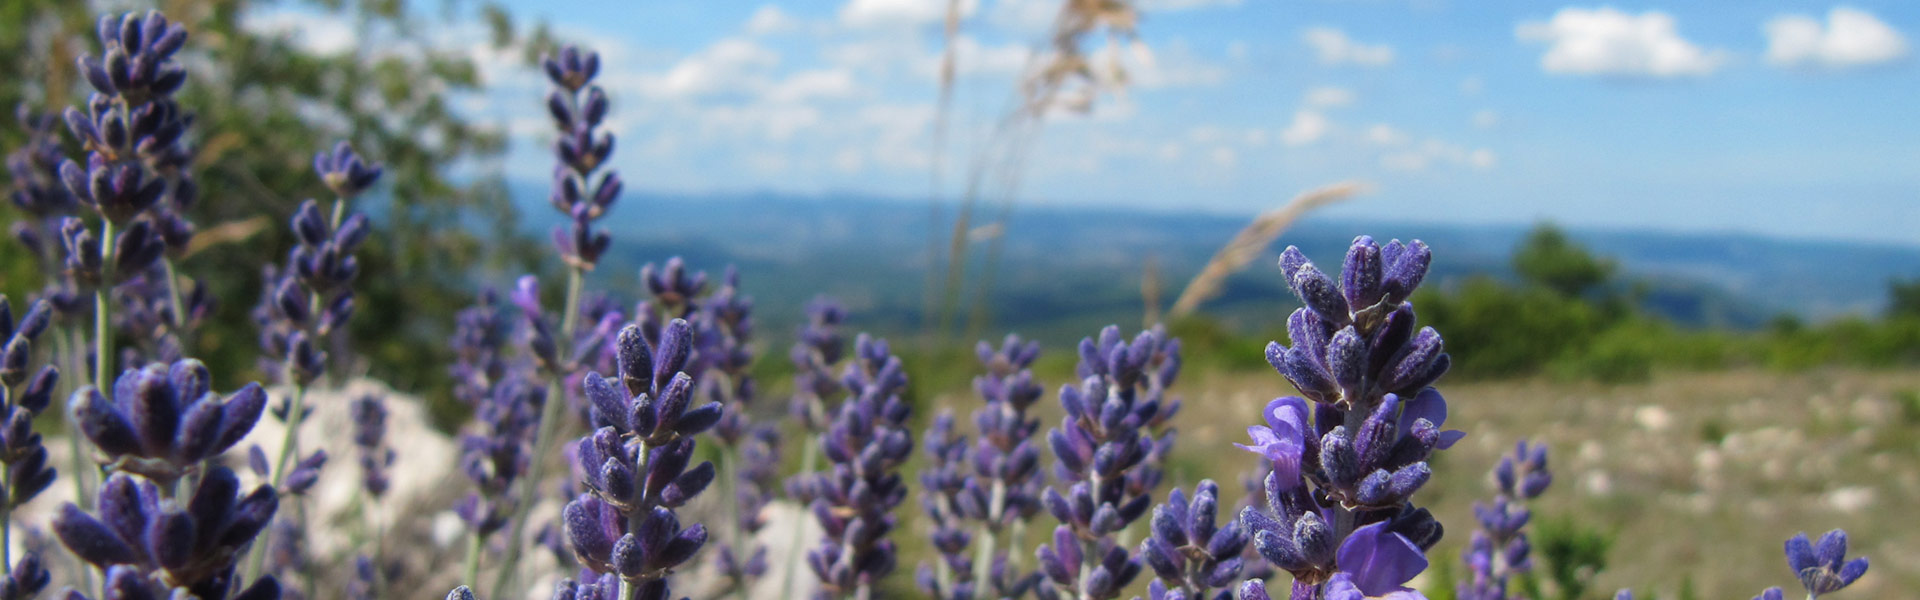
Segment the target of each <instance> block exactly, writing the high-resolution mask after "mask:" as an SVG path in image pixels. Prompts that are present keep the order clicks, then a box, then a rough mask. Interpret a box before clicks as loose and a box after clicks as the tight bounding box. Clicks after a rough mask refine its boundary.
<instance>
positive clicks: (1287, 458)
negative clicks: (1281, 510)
mask: <svg viewBox="0 0 1920 600" xmlns="http://www.w3.org/2000/svg"><path fill="white" fill-rule="evenodd" d="M1265 415H1266V419H1267V424H1266V425H1254V426H1251V427H1248V428H1247V436H1248V437H1251V438H1253V445H1252V446H1248V445H1245V444H1234V445H1235V446H1239V447H1241V448H1244V449H1246V450H1248V451H1250V452H1253V453H1254V454H1258V455H1260V456H1261V457H1263V458H1266V459H1267V460H1268V461H1271V464H1272V465H1273V467H1272V470H1273V472H1274V473H1275V474H1276V476H1277V477H1278V478H1279V481H1282V482H1286V483H1287V484H1288V485H1289V486H1291V485H1293V484H1295V483H1297V482H1299V480H1300V461H1301V460H1302V458H1303V456H1302V454H1303V453H1304V452H1306V449H1307V440H1306V433H1307V431H1308V429H1307V401H1306V400H1303V399H1301V398H1300V397H1298V396H1286V397H1283V398H1275V399H1274V400H1273V401H1272V402H1268V403H1267V408H1266V411H1265ZM1289 489H1290V488H1289Z"/></svg>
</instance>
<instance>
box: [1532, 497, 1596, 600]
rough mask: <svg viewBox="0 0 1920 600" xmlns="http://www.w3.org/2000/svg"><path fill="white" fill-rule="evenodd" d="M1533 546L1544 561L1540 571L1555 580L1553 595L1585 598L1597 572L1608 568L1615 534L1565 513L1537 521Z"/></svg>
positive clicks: (1566, 598)
mask: <svg viewBox="0 0 1920 600" xmlns="http://www.w3.org/2000/svg"><path fill="white" fill-rule="evenodd" d="M1533 547H1534V549H1535V552H1537V553H1538V555H1539V557H1540V559H1541V560H1540V562H1541V563H1543V564H1542V565H1541V567H1543V568H1542V569H1540V571H1541V572H1542V573H1543V575H1544V576H1545V577H1546V579H1547V580H1549V581H1552V582H1553V592H1554V596H1553V597H1555V598H1558V599H1560V600H1581V599H1583V598H1587V597H1588V596H1587V591H1588V588H1589V587H1591V586H1592V584H1593V578H1594V576H1596V575H1599V574H1600V572H1601V571H1605V570H1606V568H1607V552H1608V551H1610V550H1612V549H1613V536H1612V535H1610V534H1608V533H1607V532H1605V531H1601V530H1600V529H1598V528H1596V527H1594V526H1592V525H1589V524H1587V523H1586V522H1583V521H1582V520H1580V519H1575V518H1573V517H1569V516H1561V517H1556V518H1551V519H1542V520H1538V521H1535V525H1534V533H1533ZM1535 594H1536V595H1535V596H1534V597H1537V598H1544V597H1545V596H1542V595H1538V592H1537V591H1536V592H1535Z"/></svg>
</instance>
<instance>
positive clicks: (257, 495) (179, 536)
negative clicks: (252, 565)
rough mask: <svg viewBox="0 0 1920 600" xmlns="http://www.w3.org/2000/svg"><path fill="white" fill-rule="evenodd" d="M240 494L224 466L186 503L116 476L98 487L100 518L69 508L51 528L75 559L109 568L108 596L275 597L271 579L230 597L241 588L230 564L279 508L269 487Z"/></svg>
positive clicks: (143, 483) (276, 591)
mask: <svg viewBox="0 0 1920 600" xmlns="http://www.w3.org/2000/svg"><path fill="white" fill-rule="evenodd" d="M239 492H240V479H239V478H238V477H236V476H235V475H234V474H233V471H231V470H228V469H226V468H224V467H213V468H211V469H208V470H207V471H206V473H205V475H204V476H203V477H201V478H200V482H199V485H198V486H197V487H196V488H195V489H194V491H193V495H192V497H191V498H190V499H189V500H188V501H187V502H186V503H185V505H182V504H180V503H178V502H177V501H175V500H174V499H172V498H171V497H170V495H167V494H165V493H164V492H163V491H162V490H161V488H159V487H157V486H155V485H154V484H153V483H152V482H149V481H147V480H145V479H142V478H138V477H134V476H130V475H126V474H124V473H116V474H114V475H113V476H112V477H109V478H108V479H107V481H106V484H105V485H103V486H101V488H100V494H99V500H98V502H99V507H100V509H99V512H98V515H99V516H97V517H96V516H95V515H92V514H88V513H87V512H85V511H82V510H81V509H80V507H78V506H75V505H73V504H71V503H69V504H66V505H64V506H62V507H61V508H60V512H59V513H58V514H57V515H56V516H55V517H54V520H53V529H54V533H55V534H57V535H58V536H59V537H60V541H61V542H62V543H63V544H65V545H66V546H67V548H68V549H69V550H71V551H73V553H74V555H75V556H78V557H80V559H81V560H84V561H86V562H88V563H91V564H93V565H95V566H97V567H100V568H102V569H108V570H109V573H108V585H107V588H108V590H109V594H108V597H109V598H112V597H119V598H148V597H151V598H165V597H167V596H168V594H166V593H164V592H162V593H158V594H153V593H152V592H153V590H154V587H153V586H155V584H159V585H158V588H159V589H161V590H165V589H166V588H177V589H178V590H180V591H183V592H185V593H188V594H191V595H193V596H196V597H199V598H209V599H224V598H228V597H236V598H278V597H279V585H278V584H277V583H275V581H274V579H273V578H272V577H270V576H269V577H261V578H260V579H259V580H257V581H255V582H254V583H253V584H252V585H251V586H248V588H247V589H246V590H245V591H242V592H240V593H239V595H237V596H230V594H232V593H233V592H232V590H233V589H234V588H236V587H238V586H237V585H236V584H238V583H239V574H238V573H236V569H235V565H234V562H235V559H237V558H238V557H239V556H240V554H242V553H243V552H245V550H246V548H247V546H248V545H249V544H251V543H253V540H254V537H255V536H256V535H258V534H259V533H260V531H261V530H262V529H263V528H265V527H266V526H267V523H268V522H269V521H270V520H272V518H273V513H274V510H275V509H276V508H278V506H279V501H278V498H277V497H276V496H275V494H274V492H273V488H271V487H268V486H260V487H257V488H254V490H253V491H252V492H249V493H247V494H245V495H244V496H241V495H238V494H239ZM114 568H120V569H121V570H119V571H118V573H117V574H116V573H115V572H114V571H113V569H114Z"/></svg>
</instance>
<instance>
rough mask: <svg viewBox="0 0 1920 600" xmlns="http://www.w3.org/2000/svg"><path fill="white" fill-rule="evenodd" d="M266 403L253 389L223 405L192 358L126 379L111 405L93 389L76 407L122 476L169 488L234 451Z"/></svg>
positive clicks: (83, 428)
mask: <svg viewBox="0 0 1920 600" xmlns="http://www.w3.org/2000/svg"><path fill="white" fill-rule="evenodd" d="M266 401H267V398H266V392H264V391H262V390H261V389H260V385H259V384H254V383H249V384H247V385H246V387H243V388H241V389H240V391H238V392H234V393H233V394H232V395H230V396H227V397H226V398H224V399H223V398H221V397H220V396H219V395H218V394H216V393H214V392H213V388H212V375H211V374H210V373H208V372H207V367H206V365H203V364H201V363H200V361H197V360H192V359H188V360H183V361H180V362H177V363H173V365H172V366H171V367H169V366H167V365H161V364H152V365H147V366H146V367H144V368H141V369H136V370H131V371H127V372H125V373H122V374H121V375H120V378H119V379H118V380H117V381H115V382H114V386H113V398H111V399H108V398H107V397H106V396H103V395H101V393H100V390H98V389H95V388H94V387H93V386H87V387H84V388H81V389H80V390H79V391H77V392H74V397H73V400H72V402H73V411H74V416H75V418H76V419H77V420H78V421H79V424H80V432H81V433H82V434H85V435H86V436H87V439H88V440H90V441H92V442H93V444H94V446H95V447H97V448H99V450H100V452H101V453H103V454H105V455H106V456H107V457H109V458H110V459H112V460H113V461H114V463H115V465H116V467H117V469H118V470H121V471H126V472H129V473H137V474H140V475H143V476H146V477H149V478H152V479H154V480H155V481H159V482H163V483H164V482H172V481H174V480H176V479H178V478H180V476H182V475H184V474H185V473H186V472H187V471H188V470H189V469H193V468H197V467H198V466H199V464H200V462H201V461H204V460H206V459H208V458H212V457H214V456H218V455H220V454H221V453H223V452H226V451H227V449H228V448H232V447H233V445H234V444H236V443H238V442H239V441H240V439H241V438H243V437H245V436H246V435H247V432H249V431H252V430H253V425H254V423H255V422H257V421H259V420H260V413H261V411H262V410H263V409H264V408H265V407H266Z"/></svg>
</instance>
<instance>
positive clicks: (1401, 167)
mask: <svg viewBox="0 0 1920 600" xmlns="http://www.w3.org/2000/svg"><path fill="white" fill-rule="evenodd" d="M1499 162H1500V161H1499V157H1497V156H1495V155H1494V154H1493V151H1492V150H1488V149H1486V148H1477V149H1471V150H1470V149H1467V148H1465V147H1462V146H1460V145H1458V144H1453V143H1449V142H1445V141H1441V140H1436V139H1429V140H1426V141H1424V142H1421V143H1420V144H1418V145H1415V146H1412V147H1409V148H1406V149H1405V150H1400V151H1395V152H1390V153H1387V154H1384V155H1381V156H1380V166H1381V167H1385V168H1386V169H1388V170H1392V171H1410V172H1411V171H1425V170H1427V169H1429V168H1432V167H1434V166H1436V165H1452V166H1463V167H1472V168H1474V169H1476V170H1481V171H1484V170H1487V169H1491V168H1493V167H1494V165H1497V164H1499Z"/></svg>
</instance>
